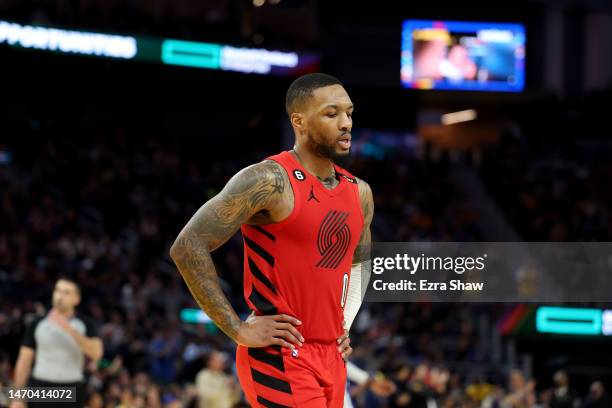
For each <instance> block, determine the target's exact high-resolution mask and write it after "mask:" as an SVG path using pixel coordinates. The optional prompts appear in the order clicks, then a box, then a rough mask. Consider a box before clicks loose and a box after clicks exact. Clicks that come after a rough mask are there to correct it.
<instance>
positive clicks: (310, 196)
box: [306, 184, 320, 203]
mask: <svg viewBox="0 0 612 408" xmlns="http://www.w3.org/2000/svg"><path fill="white" fill-rule="evenodd" d="M313 189H314V186H313V185H312V184H311V185H310V195H309V196H308V200H306V202H308V201H310V200H315V201H316V202H317V203H320V201H319V199H318V198H317V197H315V195H314V190H313Z"/></svg>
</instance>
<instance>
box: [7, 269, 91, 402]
mask: <svg viewBox="0 0 612 408" xmlns="http://www.w3.org/2000/svg"><path fill="white" fill-rule="evenodd" d="M80 301H81V291H80V288H79V286H78V284H77V283H76V282H75V281H74V280H72V279H70V278H66V277H62V278H60V279H58V280H57V282H56V283H55V288H54V289H53V308H52V309H51V310H50V311H49V313H48V314H47V315H46V316H40V317H37V318H35V319H34V320H33V321H32V322H30V323H29V324H28V325H27V327H26V331H25V335H24V338H23V341H22V344H21V348H20V349H19V357H18V358H17V364H16V366H15V381H14V387H15V388H16V389H19V388H23V387H25V386H28V387H57V388H59V389H62V388H67V387H74V388H76V400H77V402H76V403H74V402H71V403H65V404H61V403H56V402H54V403H51V404H49V403H48V402H47V403H45V402H41V403H36V402H28V404H27V407H28V408H32V407H37V406H41V407H45V408H49V407H51V406H53V407H60V406H66V407H71V408H75V407H80V406H83V404H84V403H85V401H84V399H85V396H84V393H85V385H84V376H83V369H84V365H85V357H88V358H90V359H91V360H94V361H95V360H99V359H100V358H102V355H103V346H102V340H100V338H98V337H95V334H94V329H93V327H92V325H91V324H90V323H89V322H88V321H87V320H85V319H84V318H82V317H80V316H79V315H78V314H76V313H75V308H76V306H77V305H78V304H79V302H80ZM32 362H33V363H34V369H33V370H32ZM30 372H31V374H32V375H31V376H30ZM28 380H29V381H28ZM41 401H42V400H41ZM25 406H26V405H25V403H24V402H21V401H13V402H12V403H11V404H10V405H9V407H10V408H23V407H25Z"/></svg>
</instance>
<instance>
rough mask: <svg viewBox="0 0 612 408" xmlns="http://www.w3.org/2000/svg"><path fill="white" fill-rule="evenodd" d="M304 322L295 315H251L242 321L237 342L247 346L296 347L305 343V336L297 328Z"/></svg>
mask: <svg viewBox="0 0 612 408" xmlns="http://www.w3.org/2000/svg"><path fill="white" fill-rule="evenodd" d="M300 324H302V322H300V321H299V320H298V319H296V318H295V317H292V316H289V315H286V314H280V315H272V316H255V313H251V315H250V316H249V317H248V318H247V319H246V320H245V321H244V322H242V323H241V325H240V328H239V329H238V335H237V337H236V342H237V343H238V344H240V345H242V346H246V347H266V346H275V345H277V346H281V347H287V348H289V349H294V348H295V346H296V345H297V346H300V347H301V346H302V345H303V344H304V337H302V335H301V334H300V332H299V331H298V330H297V329H296V328H295V326H299V325H300Z"/></svg>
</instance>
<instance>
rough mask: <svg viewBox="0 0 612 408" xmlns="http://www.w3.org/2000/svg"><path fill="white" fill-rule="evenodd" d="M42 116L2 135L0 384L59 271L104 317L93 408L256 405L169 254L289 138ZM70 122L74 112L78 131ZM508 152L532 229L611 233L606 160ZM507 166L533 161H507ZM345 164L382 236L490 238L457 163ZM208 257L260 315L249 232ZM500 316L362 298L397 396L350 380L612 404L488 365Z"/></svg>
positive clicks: (383, 400) (532, 232) (477, 398)
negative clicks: (491, 327)
mask: <svg viewBox="0 0 612 408" xmlns="http://www.w3.org/2000/svg"><path fill="white" fill-rule="evenodd" d="M35 116H36V115H34V114H33V119H32V120H30V122H29V123H30V124H31V129H29V130H24V129H21V130H20V131H19V132H15V133H14V134H12V135H10V136H9V137H8V138H7V140H6V141H5V142H3V144H2V145H0V163H1V164H0V191H2V195H1V196H0V219H1V220H2V222H1V223H0V299H1V301H0V384H2V385H8V384H10V382H11V378H12V370H13V364H14V359H15V357H16V355H17V351H18V349H19V344H20V341H21V338H22V336H23V331H24V325H25V324H26V323H27V322H28V321H30V320H31V319H32V318H33V317H35V316H37V315H42V314H44V313H46V311H47V310H48V305H49V300H50V295H51V291H52V285H53V283H54V277H55V276H58V275H60V274H67V275H70V276H73V277H74V278H75V279H76V280H77V281H78V282H79V283H80V285H81V290H82V294H83V295H82V298H83V302H82V305H81V306H80V310H81V312H83V313H84V314H86V315H88V316H90V317H92V318H93V319H95V321H96V322H98V333H99V335H100V337H101V338H102V340H103V342H104V346H105V354H104V358H103V359H102V360H101V361H100V362H98V363H97V364H96V365H94V364H91V363H90V364H89V365H88V367H87V372H88V375H87V388H88V392H89V396H90V397H89V403H88V406H89V407H105V408H106V407H108V408H110V407H112V408H119V407H120V408H128V407H202V408H204V407H220V408H222V407H227V408H230V407H239V406H245V405H244V404H245V402H244V399H243V397H242V395H241V392H240V389H239V386H238V384H237V380H236V376H235V373H234V368H233V359H234V345H233V344H232V343H231V342H230V341H228V339H227V338H226V337H225V336H224V335H223V334H221V333H219V332H218V330H217V329H216V328H215V327H214V325H210V324H208V325H204V324H186V323H184V322H181V321H180V319H179V316H180V310H181V309H182V308H185V307H195V304H194V302H193V300H192V297H191V296H190V294H189V292H188V291H187V290H186V288H185V286H184V285H183V283H182V280H181V278H180V276H179V274H178V273H177V271H176V269H175V267H174V265H173V264H172V262H171V261H170V259H169V257H168V248H169V245H170V244H171V242H172V240H173V239H174V237H176V235H177V233H178V231H179V230H180V228H181V227H182V226H183V225H184V224H185V222H186V221H187V220H188V219H189V218H190V216H191V215H192V214H193V213H194V212H195V210H196V209H197V208H198V207H199V206H200V205H201V204H202V203H203V202H205V201H206V200H207V199H209V198H210V197H212V196H214V195H215V194H216V193H217V192H218V191H219V189H220V188H221V187H222V186H223V185H224V183H225V182H226V181H227V179H228V177H229V176H231V175H232V174H234V173H235V172H236V171H238V170H239V169H240V168H242V167H244V166H246V165H248V164H250V163H253V162H255V161H258V160H261V159H262V158H264V157H266V155H268V154H272V153H274V152H276V151H277V150H278V149H277V148H273V146H269V150H261V149H260V150H248V151H247V150H246V149H244V150H242V151H236V150H225V151H218V150H213V149H210V147H208V148H207V146H208V145H207V141H206V138H202V137H201V136H197V137H196V136H194V137H191V136H185V137H180V138H170V137H167V136H166V135H165V134H164V133H163V132H159V133H153V134H147V135H146V136H140V135H138V134H137V133H133V132H130V131H128V130H126V128H124V127H123V126H122V125H120V124H113V121H112V117H105V119H104V121H105V127H104V128H103V130H100V131H98V132H93V133H91V132H90V131H89V129H80V128H79V126H80V125H79V124H78V123H80V122H78V121H73V118H72V117H71V116H70V115H66V116H59V117H57V116H56V117H54V118H53V120H50V119H49V118H45V117H35ZM62 121H66V122H70V123H71V125H70V128H71V130H70V131H65V130H66V129H65V128H64V126H65V123H62ZM234 125H235V124H234ZM75 126H76V129H75ZM84 135H88V136H84ZM508 151H509V150H503V151H502V153H500V157H501V158H502V159H501V160H500V162H499V164H500V165H499V166H498V167H497V168H495V167H494V166H491V167H489V168H488V171H490V175H491V177H496V178H497V180H502V181H503V183H505V184H502V185H500V186H499V185H498V186H497V187H496V185H494V184H489V186H490V189H491V191H492V194H493V195H494V197H498V198H499V201H500V206H501V207H502V209H504V210H505V211H506V214H507V215H508V217H509V219H510V220H511V221H512V222H513V225H516V226H517V228H518V229H519V230H520V231H521V232H522V233H523V234H524V235H523V236H524V237H526V238H529V239H532V240H535V239H542V240H551V239H554V238H558V239H600V238H601V237H602V236H605V234H606V233H609V232H610V229H609V228H610V218H609V212H608V209H609V208H611V207H610V201H609V199H610V197H609V193H608V192H607V191H605V190H606V189H601V188H600V189H598V188H597V185H598V183H599V182H603V181H604V180H605V176H606V175H609V174H610V172H609V169H610V168H609V165H606V164H605V163H599V164H590V163H582V164H581V165H580V166H577V167H576V168H577V169H578V170H577V171H576V172H574V173H571V174H573V176H572V177H557V176H554V177H553V176H547V173H546V172H544V173H542V172H540V171H538V170H537V168H534V167H533V166H532V165H531V164H530V163H532V162H528V161H526V160H525V161H522V159H521V156H520V152H519V153H518V154H519V156H518V157H514V158H511V156H508V155H511V154H512V153H508ZM510 151H511V149H510ZM515 154H517V153H515ZM509 157H510V158H509ZM513 163H522V165H523V166H525V167H523V168H518V169H516V170H514V171H510V170H508V169H509V168H510V167H509V166H515V164H513ZM569 165H571V162H570V164H569ZM484 168H487V167H486V165H485V167H484ZM350 169H351V171H352V172H353V173H354V174H356V175H358V176H359V177H362V178H364V179H366V180H368V182H370V184H371V185H372V186H373V190H374V195H375V203H376V215H375V219H374V222H373V240H374V241H410V240H432V241H478V240H479V239H481V234H480V231H479V227H478V223H477V222H476V220H477V214H475V211H474V210H473V209H472V208H470V206H469V204H468V200H467V199H466V193H465V192H464V191H462V188H461V186H459V185H456V184H454V183H453V182H452V181H451V178H450V177H448V173H449V168H448V167H447V164H445V163H431V162H427V161H420V160H415V159H410V160H406V159H404V158H401V157H387V158H385V159H384V160H377V159H374V158H368V157H363V156H361V157H355V158H354V160H353V162H352V164H351V166H350ZM553 174H555V173H553ZM564 174H565V173H564ZM484 177H485V178H486V176H484ZM547 177H551V178H547ZM527 181H530V182H527ZM513 191H519V192H520V194H516V193H514V194H513V193H512V192H513ZM504 194H505V195H504ZM568 196H569V197H571V198H572V199H571V200H567V197H568ZM575 197H577V198H580V199H577V200H574V199H573V198H575ZM517 198H518V199H519V202H518V203H515V201H512V200H516V199H517ZM555 200H557V201H555ZM530 211H533V212H531V213H530ZM551 212H552V213H551ZM555 219H563V220H566V221H570V222H567V223H565V225H564V227H565V228H566V230H565V232H564V233H565V234H566V235H555V234H559V233H557V232H554V231H555V227H554V222H553V221H554V220H555ZM522 220H530V222H523V221H522ZM531 220H533V221H531ZM606 228H607V229H606ZM557 229H558V228H557ZM551 234H552V235H551ZM601 234H603V235H601ZM214 260H215V263H216V265H217V269H218V272H219V274H220V276H221V278H222V286H223V288H224V290H225V292H226V294H227V296H228V297H229V299H230V300H231V302H232V304H233V305H234V306H235V307H236V308H237V310H238V311H239V313H242V314H246V313H248V310H247V308H246V304H245V302H244V300H243V299H242V290H241V287H242V241H241V237H240V235H239V234H237V235H236V236H235V237H234V238H232V239H231V240H230V241H229V242H228V243H227V244H226V245H224V246H223V247H222V248H221V249H219V250H218V251H216V252H215V253H214ZM496 310H497V309H496V306H494V305H487V306H486V307H484V306H482V305H481V306H478V305H474V306H468V305H455V306H453V307H448V305H445V304H409V303H406V304H394V305H390V304H376V303H372V304H367V305H365V306H364V308H363V310H362V312H361V313H360V315H359V316H358V319H357V321H356V323H355V325H354V330H353V332H352V335H351V337H352V340H353V344H354V346H355V352H354V355H353V358H352V359H353V361H354V362H355V363H356V364H358V365H359V366H361V367H363V368H365V369H366V370H368V371H369V372H370V373H371V375H372V376H374V377H377V376H378V377H380V376H386V377H387V378H389V379H391V380H392V381H393V382H394V383H395V391H394V392H393V394H392V395H390V396H387V397H380V396H378V395H377V393H376V392H374V390H372V389H369V388H368V386H367V385H366V386H357V385H354V386H353V387H351V394H352V396H353V398H354V400H355V401H356V403H357V405H358V406H366V407H385V406H387V407H410V408H415V407H428V408H429V407H433V406H437V407H440V408H442V407H445V408H451V407H453V408H454V407H486V408H489V407H491V408H493V407H499V408H504V407H512V408H522V407H549V408H558V407H584V408H587V407H589V408H595V407H607V406H609V400H608V396H607V395H608V394H607V392H606V391H605V389H604V386H603V384H602V383H601V382H593V384H592V385H591V387H590V389H589V390H582V392H578V391H576V390H575V389H573V388H572V387H571V383H570V380H569V378H568V375H567V374H566V373H564V372H559V373H556V374H555V376H554V378H553V383H554V386H552V387H550V388H549V387H544V386H543V387H540V386H538V385H537V384H536V383H535V382H534V379H533V378H529V377H526V376H525V373H524V372H522V371H516V370H515V371H511V372H509V371H508V370H507V368H505V367H500V366H496V365H495V364H494V363H492V362H491V350H490V349H489V345H488V344H489V343H487V341H485V337H486V336H487V335H488V332H486V331H483V330H481V328H480V325H481V323H480V322H481V320H482V319H491V315H493V314H494V313H495V311H496ZM2 403H3V402H2V401H0V406H1V405H2ZM432 404H433V405H432Z"/></svg>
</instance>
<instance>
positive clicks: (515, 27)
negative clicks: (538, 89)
mask: <svg viewBox="0 0 612 408" xmlns="http://www.w3.org/2000/svg"><path fill="white" fill-rule="evenodd" d="M400 72H401V82H402V85H403V86H404V87H405V88H413V89H442V90H467V91H497V92H520V91H522V90H523V89H524V87H525V27H524V26H523V25H521V24H513V23H484V22H461V21H435V20H406V21H404V23H403V27H402V54H401V71H400Z"/></svg>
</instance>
